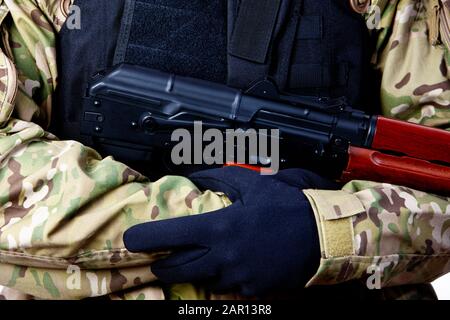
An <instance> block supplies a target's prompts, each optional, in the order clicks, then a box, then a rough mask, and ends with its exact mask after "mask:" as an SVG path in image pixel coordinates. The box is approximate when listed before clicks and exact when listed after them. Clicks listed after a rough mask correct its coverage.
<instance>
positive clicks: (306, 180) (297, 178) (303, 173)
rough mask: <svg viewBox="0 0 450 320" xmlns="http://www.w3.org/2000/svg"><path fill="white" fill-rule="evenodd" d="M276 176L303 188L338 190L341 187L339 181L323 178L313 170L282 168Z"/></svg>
mask: <svg viewBox="0 0 450 320" xmlns="http://www.w3.org/2000/svg"><path fill="white" fill-rule="evenodd" d="M276 178H277V179H278V180H280V181H283V182H285V183H287V184H289V185H292V186H295V187H298V188H301V189H309V188H315V189H316V188H317V189H327V190H337V189H339V187H340V186H339V184H338V183H336V182H334V181H332V180H329V179H326V178H323V177H321V176H320V175H318V174H316V173H314V172H312V171H309V170H305V169H299V168H293V169H285V170H282V171H280V172H279V173H278V174H277V175H276Z"/></svg>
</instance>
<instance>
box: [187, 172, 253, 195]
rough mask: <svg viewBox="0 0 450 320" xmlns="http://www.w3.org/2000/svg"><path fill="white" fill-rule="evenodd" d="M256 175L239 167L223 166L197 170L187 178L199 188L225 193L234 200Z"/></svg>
mask: <svg viewBox="0 0 450 320" xmlns="http://www.w3.org/2000/svg"><path fill="white" fill-rule="evenodd" d="M258 175H259V174H258V173H257V172H254V171H252V170H248V169H244V168H240V167H225V168H219V169H211V170H205V171H199V172H196V173H194V174H192V175H190V176H189V179H190V180H191V181H192V182H194V183H195V184H196V185H197V186H198V187H200V188H203V189H209V190H212V191H221V192H223V193H225V194H226V195H227V196H228V197H229V198H230V200H231V201H233V202H234V201H236V200H237V199H240V198H242V195H241V193H240V192H242V191H245V190H247V189H248V188H249V187H250V186H251V184H252V182H254V181H255V177H256V176H258ZM239 190H241V191H239Z"/></svg>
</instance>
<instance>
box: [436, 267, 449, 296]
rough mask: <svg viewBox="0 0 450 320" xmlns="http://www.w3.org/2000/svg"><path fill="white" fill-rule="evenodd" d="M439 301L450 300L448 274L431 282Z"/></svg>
mask: <svg viewBox="0 0 450 320" xmlns="http://www.w3.org/2000/svg"><path fill="white" fill-rule="evenodd" d="M433 287H434V289H435V290H436V293H437V295H438V297H439V300H450V273H449V274H447V275H445V276H443V277H442V278H440V279H438V280H436V281H435V282H433Z"/></svg>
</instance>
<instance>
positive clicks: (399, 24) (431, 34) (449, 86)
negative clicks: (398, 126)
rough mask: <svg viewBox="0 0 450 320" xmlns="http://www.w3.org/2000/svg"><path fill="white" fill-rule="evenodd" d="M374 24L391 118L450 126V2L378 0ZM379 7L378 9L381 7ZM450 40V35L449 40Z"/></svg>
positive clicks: (384, 95)
mask: <svg viewBox="0 0 450 320" xmlns="http://www.w3.org/2000/svg"><path fill="white" fill-rule="evenodd" d="M372 5H373V6H372V10H371V11H370V12H371V14H369V15H368V21H369V24H371V25H372V26H376V23H374V22H376V21H375V20H374V19H377V17H376V10H379V11H378V12H380V13H381V16H380V18H381V20H380V23H379V25H377V27H378V28H379V29H374V30H373V32H374V33H375V34H376V36H377V39H378V42H377V50H376V54H375V55H374V64H375V67H376V69H377V70H378V71H379V72H380V74H381V79H382V80H381V91H380V96H381V105H382V111H383V114H384V115H385V116H387V117H391V118H396V119H400V120H405V121H409V122H413V123H419V124H423V125H427V126H433V127H438V128H442V129H447V130H450V82H449V64H450V53H449V50H448V48H450V47H448V46H446V45H445V43H447V45H448V44H449V41H448V39H449V38H450V29H449V28H448V26H449V25H450V2H449V1H447V0H446V1H439V0H423V1H420V0H394V1H393V0H391V1H387V0H373V1H372ZM377 8H378V9H377ZM446 39H447V40H446Z"/></svg>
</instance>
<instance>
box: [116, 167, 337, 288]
mask: <svg viewBox="0 0 450 320" xmlns="http://www.w3.org/2000/svg"><path fill="white" fill-rule="evenodd" d="M190 179H191V180H192V181H193V182H194V183H196V184H197V186H199V187H200V188H204V189H210V190H213V191H222V192H224V193H225V194H226V195H227V196H228V197H229V198H230V200H231V201H232V202H233V204H232V205H231V206H229V207H227V208H224V209H221V210H218V211H216V212H213V213H206V214H201V215H196V216H189V217H183V218H176V219H170V220H165V221H158V222H149V223H145V224H141V225H137V226H135V227H133V228H130V229H129V230H127V231H126V233H125V235H124V242H125V246H126V247H127V249H128V250H129V251H131V252H142V251H145V252H150V251H151V252H154V251H158V250H166V249H172V250H174V251H173V253H172V254H171V255H169V257H168V258H166V259H163V260H160V261H157V262H155V263H154V264H153V265H152V271H153V273H154V274H155V275H156V276H157V277H158V278H159V279H160V280H161V281H162V282H166V283H185V282H193V283H195V282H207V283H208V285H209V286H210V289H211V290H213V291H220V292H223V291H228V290H234V291H235V292H238V293H241V294H242V295H247V296H256V295H262V294H265V293H267V292H268V291H277V290H281V289H294V288H298V287H300V286H304V285H305V284H306V282H307V281H308V280H309V279H310V278H311V277H312V276H313V275H314V273H315V272H316V270H317V268H318V264H319V261H320V246H319V239H318V234H317V227H316V223H315V218H314V214H313V212H312V209H311V207H310V204H309V202H308V200H307V199H306V197H305V195H304V194H303V192H302V191H301V190H302V189H307V188H319V189H334V188H336V185H335V184H334V183H332V182H330V181H327V180H325V179H323V178H321V177H319V176H317V175H316V174H314V173H312V172H309V171H305V170H300V169H289V170H284V171H281V172H279V173H278V174H277V175H275V176H262V175H260V174H258V173H256V172H253V171H250V170H246V169H242V168H236V167H229V168H222V169H213V170H208V171H203V172H199V173H196V174H194V175H192V176H191V177H190Z"/></svg>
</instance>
